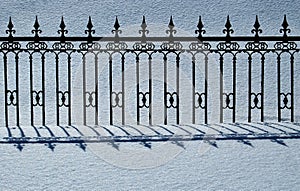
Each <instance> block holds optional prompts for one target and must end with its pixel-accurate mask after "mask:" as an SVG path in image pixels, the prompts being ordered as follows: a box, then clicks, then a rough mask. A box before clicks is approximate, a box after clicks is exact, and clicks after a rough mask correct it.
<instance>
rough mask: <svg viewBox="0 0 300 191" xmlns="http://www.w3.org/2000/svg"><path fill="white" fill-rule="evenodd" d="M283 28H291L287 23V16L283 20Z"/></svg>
mask: <svg viewBox="0 0 300 191" xmlns="http://www.w3.org/2000/svg"><path fill="white" fill-rule="evenodd" d="M281 26H282V27H283V28H287V27H288V26H289V24H288V22H287V19H286V15H284V18H283V22H282V25H281Z"/></svg>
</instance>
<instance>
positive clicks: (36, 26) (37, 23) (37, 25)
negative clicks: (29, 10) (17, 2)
mask: <svg viewBox="0 0 300 191" xmlns="http://www.w3.org/2000/svg"><path fill="white" fill-rule="evenodd" d="M33 27H34V28H35V29H36V30H37V29H39V28H40V24H39V21H38V17H37V15H36V16H35V22H34V25H33Z"/></svg>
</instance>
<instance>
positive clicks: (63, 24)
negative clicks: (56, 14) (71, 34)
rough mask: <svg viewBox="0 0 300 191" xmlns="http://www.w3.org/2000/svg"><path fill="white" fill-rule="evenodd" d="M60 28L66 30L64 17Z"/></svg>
mask: <svg viewBox="0 0 300 191" xmlns="http://www.w3.org/2000/svg"><path fill="white" fill-rule="evenodd" d="M59 27H60V28H61V29H65V28H66V25H65V22H64V17H63V16H62V17H61V22H60V25H59Z"/></svg>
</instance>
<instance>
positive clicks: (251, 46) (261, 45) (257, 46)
mask: <svg viewBox="0 0 300 191" xmlns="http://www.w3.org/2000/svg"><path fill="white" fill-rule="evenodd" d="M245 48H246V50H258V51H259V50H267V48H268V44H267V43H265V42H248V43H247V44H246V45H245Z"/></svg>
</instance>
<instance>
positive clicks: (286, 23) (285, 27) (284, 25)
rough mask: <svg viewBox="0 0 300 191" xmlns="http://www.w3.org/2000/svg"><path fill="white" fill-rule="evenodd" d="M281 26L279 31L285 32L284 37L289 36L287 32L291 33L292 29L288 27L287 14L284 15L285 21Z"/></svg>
mask: <svg viewBox="0 0 300 191" xmlns="http://www.w3.org/2000/svg"><path fill="white" fill-rule="evenodd" d="M281 26H282V29H280V30H279V32H280V33H283V38H287V33H290V32H291V29H289V28H288V26H289V24H288V22H287V19H286V15H284V18H283V22H282V25H281Z"/></svg>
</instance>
